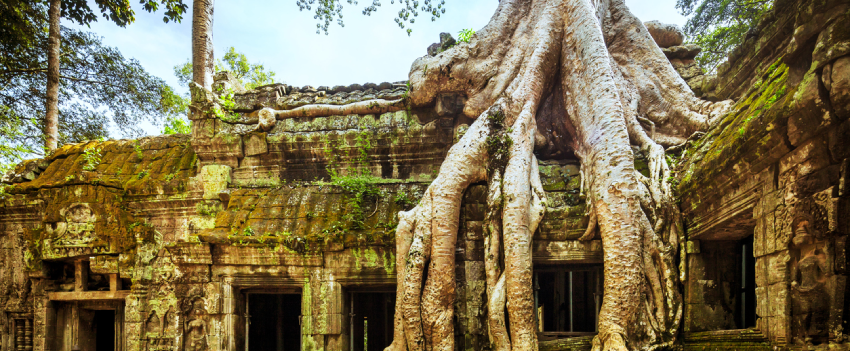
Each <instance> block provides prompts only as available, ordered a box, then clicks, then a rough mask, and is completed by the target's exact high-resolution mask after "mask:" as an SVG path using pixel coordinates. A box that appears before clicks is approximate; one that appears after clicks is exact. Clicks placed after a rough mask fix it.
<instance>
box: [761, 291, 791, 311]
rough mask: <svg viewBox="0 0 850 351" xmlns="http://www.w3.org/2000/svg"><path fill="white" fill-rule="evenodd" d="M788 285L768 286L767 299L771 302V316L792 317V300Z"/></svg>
mask: <svg viewBox="0 0 850 351" xmlns="http://www.w3.org/2000/svg"><path fill="white" fill-rule="evenodd" d="M790 295H791V294H790V290H789V285H788V283H776V284H772V285H770V286H768V288H767V298H768V301H770V306H769V307H768V308H769V311H768V312H767V313H768V315H770V316H790V315H791V299H790Z"/></svg>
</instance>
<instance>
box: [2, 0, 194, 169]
mask: <svg viewBox="0 0 850 351" xmlns="http://www.w3.org/2000/svg"><path fill="white" fill-rule="evenodd" d="M141 4H142V5H143V7H144V10H145V11H148V12H154V11H157V10H159V9H160V8H162V9H163V10H164V16H163V20H164V21H165V22H169V21H178V22H179V21H180V20H182V16H183V14H184V13H185V11H186V10H187V8H188V7H187V5H185V4H184V3H183V1H182V0H141ZM61 5H62V9H61V10H62V11H61V16H62V18H64V19H66V20H71V21H72V22H76V23H79V24H81V25H88V24H90V23H91V22H94V21H96V20H97V18H98V16H97V14H96V11H97V10H96V9H99V10H100V13H101V15H102V16H103V18H105V19H107V20H109V21H111V22H114V23H115V24H117V25H118V26H122V27H123V26H126V25H127V24H130V23H132V22H133V21H134V20H135V12H134V11H133V9H132V8H131V6H130V1H129V0H95V1H91V2H89V1H86V0H65V1H62V2H61ZM93 8H96V9H93ZM47 22H48V18H47V2H46V1H22V0H8V1H6V0H4V1H3V2H2V4H0V52H2V54H0V161H2V162H16V161H18V160H20V159H21V157H22V156H23V155H26V154H35V155H39V154H42V155H43V154H44V151H43V148H42V145H43V136H42V134H43V128H42V125H41V124H42V118H43V116H44V114H45V113H44V100H45V95H46V87H45V84H46V81H45V79H44V75H45V72H46V71H47V52H48V49H47V48H48V43H47V34H48V31H47ZM60 34H61V36H62V40H61V47H60V48H59V49H60V64H61V72H60V80H61V85H60V90H59V131H60V134H59V143H60V144H64V143H70V142H81V141H84V140H92V139H97V138H99V137H106V136H108V135H109V131H108V130H107V128H106V126H108V125H110V124H114V126H116V127H117V129H118V130H120V131H121V132H122V133H123V134H124V135H125V136H129V137H135V136H139V135H141V129H140V128H139V127H138V126H139V125H140V124H141V123H140V122H142V121H145V120H147V121H150V122H152V123H154V124H157V123H158V122H159V121H161V120H162V118H163V116H164V115H165V114H166V113H164V111H163V106H162V105H161V104H160V101H161V100H162V98H163V97H168V94H169V92H170V90H169V89H168V86H167V85H166V84H165V82H164V81H162V80H161V79H159V78H157V77H155V76H152V75H150V74H149V73H148V72H146V71H145V70H144V69H143V68H142V66H141V65H139V63H138V62H137V61H136V60H133V59H125V58H124V57H123V56H122V55H121V53H120V52H119V51H118V50H117V49H115V48H111V47H108V46H104V45H103V44H102V42H101V39H100V37H98V36H97V35H95V34H93V33H88V32H83V31H79V30H75V29H70V28H66V27H62V28H61V33H60Z"/></svg>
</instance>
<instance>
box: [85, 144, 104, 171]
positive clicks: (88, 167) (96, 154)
mask: <svg viewBox="0 0 850 351" xmlns="http://www.w3.org/2000/svg"><path fill="white" fill-rule="evenodd" d="M101 152H102V151H101V149H100V148H95V147H90V148H88V149H86V151H85V152H83V163H84V164H83V170H84V171H89V172H91V171H94V169H95V168H96V167H97V165H99V164H100V162H101V157H102V155H101Z"/></svg>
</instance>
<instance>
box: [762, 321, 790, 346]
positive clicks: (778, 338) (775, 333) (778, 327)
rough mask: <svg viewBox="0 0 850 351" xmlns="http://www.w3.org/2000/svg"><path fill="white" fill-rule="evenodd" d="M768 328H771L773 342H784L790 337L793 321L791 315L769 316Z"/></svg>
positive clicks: (770, 333)
mask: <svg viewBox="0 0 850 351" xmlns="http://www.w3.org/2000/svg"><path fill="white" fill-rule="evenodd" d="M767 329H768V330H769V332H768V333H769V335H770V341H772V342H773V343H777V344H784V343H786V342H788V340H789V339H790V332H791V323H790V319H789V317H786V316H771V317H767Z"/></svg>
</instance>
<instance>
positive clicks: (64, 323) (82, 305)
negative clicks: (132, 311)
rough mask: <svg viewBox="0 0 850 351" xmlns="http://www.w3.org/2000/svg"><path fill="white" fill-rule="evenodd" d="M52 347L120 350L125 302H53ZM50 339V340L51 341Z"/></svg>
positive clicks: (122, 343) (121, 346) (122, 341)
mask: <svg viewBox="0 0 850 351" xmlns="http://www.w3.org/2000/svg"><path fill="white" fill-rule="evenodd" d="M54 303H55V306H56V310H55V311H56V314H55V317H56V319H55V324H54V328H55V329H54V330H53V331H52V332H53V337H52V338H50V337H48V341H52V342H53V347H54V350H73V349H74V347H77V346H78V347H79V349H80V350H85V351H121V350H122V349H123V345H124V337H123V332H124V313H123V312H124V304H123V302H117V301H79V302H54ZM50 339H52V340H50Z"/></svg>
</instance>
